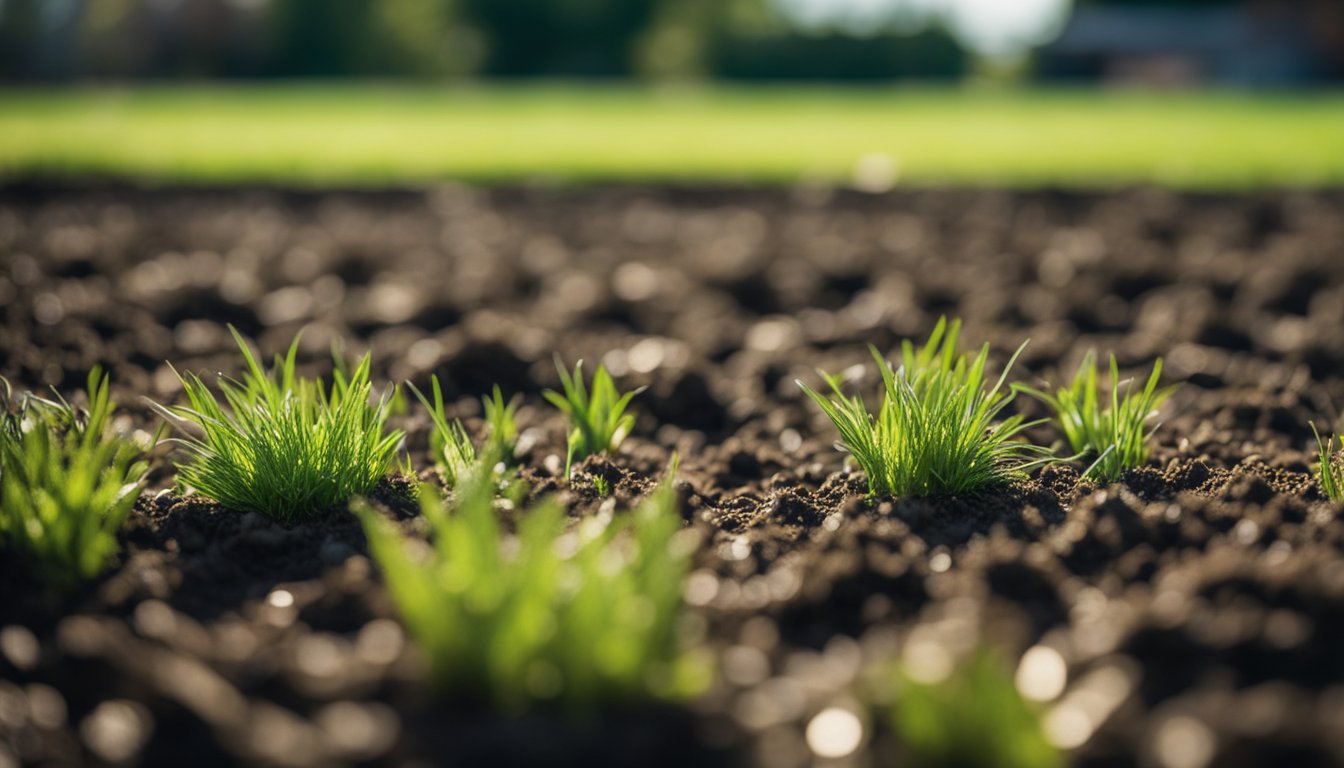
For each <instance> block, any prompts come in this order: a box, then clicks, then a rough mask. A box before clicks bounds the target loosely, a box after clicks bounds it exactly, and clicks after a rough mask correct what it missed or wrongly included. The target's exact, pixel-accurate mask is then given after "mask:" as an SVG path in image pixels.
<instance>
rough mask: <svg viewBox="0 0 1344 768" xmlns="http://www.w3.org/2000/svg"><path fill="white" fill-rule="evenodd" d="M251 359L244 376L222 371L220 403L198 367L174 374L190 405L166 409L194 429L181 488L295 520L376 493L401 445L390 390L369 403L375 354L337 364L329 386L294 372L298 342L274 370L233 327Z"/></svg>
mask: <svg viewBox="0 0 1344 768" xmlns="http://www.w3.org/2000/svg"><path fill="white" fill-rule="evenodd" d="M229 330H230V331H231V332H232V333H233V337H234V340H235V341H236V342H237V344H238V348H239V350H241V351H242V353H243V358H244V360H245V361H246V363H247V372H246V374H245V375H244V377H243V380H242V381H236V380H233V379H230V378H226V377H223V376H221V377H220V378H219V380H218V386H219V390H220V393H221V394H222V395H223V401H222V402H221V401H220V399H219V398H217V397H216V396H215V394H214V392H212V391H211V390H210V388H209V387H208V386H207V385H206V384H205V382H204V381H202V379H201V378H200V377H199V376H197V375H196V374H194V373H187V374H185V375H183V374H178V378H179V379H180V380H181V382H182V387H183V389H184V390H185V391H186V394H187V400H188V402H189V405H188V406H177V407H171V408H161V409H160V411H161V412H162V413H164V414H165V415H166V416H167V417H168V418H169V419H170V420H172V421H174V422H175V423H177V424H178V425H179V426H184V427H186V428H188V429H190V432H189V433H188V434H187V436H186V437H184V438H182V439H181V440H179V441H178V442H180V443H181V444H182V445H183V446H185V447H186V449H187V452H188V453H189V454H190V458H189V460H188V461H186V462H185V463H183V464H180V465H179V466H178V482H179V484H180V485H184V486H187V487H189V488H193V489H195V490H196V491H198V492H199V493H201V494H203V495H205V496H208V497H209V498H212V499H214V500H215V501H218V502H220V503H221V504H223V505H224V506H226V507H229V508H231V509H236V510H240V511H247V512H258V513H261V514H263V515H267V516H269V517H273V518H275V519H277V520H279V521H281V522H285V523H290V522H293V521H295V520H298V519H300V518H303V517H305V516H309V515H312V514H314V513H316V512H320V511H322V510H327V509H331V508H333V507H335V506H336V505H339V504H343V503H345V502H346V501H347V500H348V499H349V498H350V497H351V496H354V495H356V494H361V493H367V492H369V491H371V490H373V487H374V486H375V485H377V483H378V481H379V480H380V479H381V478H382V477H383V475H384V474H385V473H386V472H387V471H388V469H389V467H390V466H391V465H392V461H393V458H394V457H395V455H396V451H397V447H398V445H399V444H400V442H401V438H402V434H401V432H400V431H395V430H393V431H389V430H388V429H387V428H386V424H387V417H388V414H389V410H390V407H391V396H390V394H389V393H386V392H384V393H383V394H382V395H381V396H380V397H379V399H378V400H377V401H376V402H375V401H373V385H372V383H371V382H370V381H369V364H370V361H369V355H368V354H365V355H364V357H363V358H362V359H361V360H360V361H359V364H358V365H357V366H356V367H355V369H354V371H353V372H350V373H348V374H347V373H345V372H343V366H339V365H338V366H337V368H336V370H335V371H334V372H333V375H332V384H331V386H330V388H328V387H327V385H326V384H325V383H324V382H323V380H322V379H321V378H317V379H306V378H303V377H300V376H297V375H296V374H295V356H296V354H297V353H298V344H299V340H298V339H297V338H296V339H294V342H293V343H292V344H290V347H289V352H288V353H287V354H286V355H285V356H284V357H283V358H282V357H280V356H278V355H277V356H276V359H275V365H274V367H273V369H272V370H269V371H268V370H266V368H265V366H263V365H262V364H261V363H260V362H258V360H257V358H256V356H255V355H253V354H252V350H251V349H250V348H249V347H248V345H247V342H246V341H245V340H244V339H243V337H242V336H241V335H240V334H239V333H238V331H237V330H235V329H234V328H233V327H232V326H230V328H229Z"/></svg>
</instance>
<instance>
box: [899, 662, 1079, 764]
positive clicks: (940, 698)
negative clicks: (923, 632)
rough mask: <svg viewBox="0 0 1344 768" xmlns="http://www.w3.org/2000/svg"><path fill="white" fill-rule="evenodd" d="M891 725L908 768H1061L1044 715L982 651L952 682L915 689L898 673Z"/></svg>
mask: <svg viewBox="0 0 1344 768" xmlns="http://www.w3.org/2000/svg"><path fill="white" fill-rule="evenodd" d="M895 676H896V680H895V681H894V686H895V687H896V690H897V691H898V694H897V696H896V699H895V702H894V705H893V706H892V708H891V724H892V727H893V728H894V730H895V732H896V735H897V738H898V739H899V741H900V743H901V746H902V747H903V748H904V750H905V751H906V753H907V754H906V758H907V760H908V764H909V765H915V766H953V765H955V766H985V767H986V768H988V767H989V766H995V767H996V768H997V767H1002V768H1056V767H1057V766H1060V765H1062V764H1063V762H1064V761H1063V759H1062V758H1061V756H1060V754H1059V752H1058V751H1057V750H1056V749H1055V748H1054V747H1053V746H1051V745H1050V743H1049V742H1048V741H1047V740H1046V737H1045V732H1044V729H1043V727H1042V724H1041V719H1040V716H1039V714H1038V713H1037V712H1036V711H1035V710H1034V709H1033V708H1032V707H1031V706H1030V705H1029V704H1028V703H1027V702H1026V701H1025V700H1024V699H1023V698H1022V696H1021V695H1020V694H1019V693H1018V691H1017V687H1016V686H1015V685H1014V682H1013V677H1012V675H1011V674H1009V672H1008V671H1007V670H1006V669H1004V668H1003V666H1002V664H1001V663H1000V661H999V659H998V657H997V656H995V655H994V654H993V653H992V652H990V651H988V650H985V649H981V650H979V651H977V652H975V653H973V654H971V656H970V657H969V658H967V659H964V660H962V661H961V662H960V663H959V664H958V665H957V666H956V667H955V668H954V669H953V670H952V673H951V675H950V676H949V677H947V678H946V679H944V680H940V681H938V682H936V683H925V682H916V681H915V680H914V679H912V678H911V677H910V676H909V675H907V674H904V671H903V670H900V669H899V668H898V671H897V672H896V673H895Z"/></svg>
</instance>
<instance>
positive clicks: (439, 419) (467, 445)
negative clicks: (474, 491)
mask: <svg viewBox="0 0 1344 768" xmlns="http://www.w3.org/2000/svg"><path fill="white" fill-rule="evenodd" d="M407 386H409V387H410V388H411V392H413V393H415V396H416V398H417V399H418V400H419V401H420V404H421V405H423V406H424V407H425V410H426V411H427V412H428V413H429V419H430V421H431V422H432V423H433V425H434V431H433V432H431V433H430V436H429V450H430V453H431V454H432V455H433V457H434V460H435V461H436V462H437V463H438V466H439V470H440V471H441V472H442V473H443V477H444V480H445V482H447V484H448V486H449V487H450V488H451V487H453V486H455V485H457V483H458V481H459V480H460V479H461V478H462V477H463V476H465V475H466V474H467V473H468V472H470V471H471V469H472V468H473V467H475V466H476V464H477V462H478V461H480V460H481V459H482V458H483V457H490V460H491V461H504V462H511V461H513V458H514V448H515V446H516V444H517V442H518V423H517V421H516V419H515V414H516V412H517V411H518V402H517V400H514V401H511V402H508V403H506V402H505V401H504V395H503V393H502V392H500V389H499V386H498V385H496V386H495V388H494V391H493V392H491V394H490V396H489V397H482V398H481V405H482V407H483V408H484V409H485V423H486V426H487V428H488V429H489V435H488V437H487V438H486V443H485V446H484V449H483V450H481V451H477V450H476V446H475V445H474V444H473V443H472V442H471V436H470V435H468V434H467V429H466V427H464V426H463V425H462V420H461V419H453V420H451V421H450V420H449V419H448V415H447V411H446V409H445V406H444V402H443V389H442V388H441V387H440V386H439V377H438V376H431V377H430V392H431V394H432V399H431V398H430V397H426V396H425V394H424V393H423V392H421V391H420V390H419V388H417V387H416V386H415V385H414V384H412V383H410V382H407Z"/></svg>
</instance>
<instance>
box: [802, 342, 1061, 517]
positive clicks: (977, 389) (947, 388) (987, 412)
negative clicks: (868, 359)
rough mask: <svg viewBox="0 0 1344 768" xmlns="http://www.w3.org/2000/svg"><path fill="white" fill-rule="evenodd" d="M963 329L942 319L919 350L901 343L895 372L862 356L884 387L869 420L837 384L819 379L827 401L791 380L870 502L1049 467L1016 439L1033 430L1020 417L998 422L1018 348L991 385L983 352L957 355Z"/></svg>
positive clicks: (1037, 451) (951, 490)
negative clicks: (831, 428) (835, 433)
mask: <svg viewBox="0 0 1344 768" xmlns="http://www.w3.org/2000/svg"><path fill="white" fill-rule="evenodd" d="M960 329H961V325H960V323H959V322H958V321H953V322H952V323H951V324H950V325H949V324H948V323H947V321H946V319H940V320H939V321H938V324H937V325H936V326H935V327H934V330H933V333H932V334H930V336H929V339H928V341H927V342H926V343H925V344H924V345H923V346H922V347H918V348H916V347H915V346H914V344H913V343H911V342H910V341H908V340H907V341H905V342H904V343H903V344H902V347H901V366H900V367H899V368H897V369H894V370H893V369H892V367H891V365H890V364H888V363H887V362H886V361H885V360H884V359H883V358H882V355H881V353H879V352H878V351H877V349H876V348H875V347H870V348H869V349H870V351H871V352H872V355H873V359H874V360H875V361H876V362H877V366H878V369H879V370H880V371H881V373H882V382H883V389H884V395H883V400H882V406H881V408H880V409H879V410H878V411H877V413H876V414H873V413H870V412H869V410H868V408H867V407H866V406H865V405H864V402H863V399H862V398H861V397H860V396H858V395H854V396H852V397H847V396H846V395H845V394H844V392H843V391H842V389H841V379H840V377H839V376H832V375H829V374H826V373H824V372H823V373H822V374H821V375H822V377H823V378H824V379H825V380H826V383H827V385H828V386H829V387H830V390H831V391H830V393H829V394H822V393H819V392H816V391H814V390H813V389H811V388H810V387H808V386H807V385H806V384H804V383H803V382H801V381H799V382H798V385H799V386H800V387H802V388H803V391H804V392H806V393H807V395H808V397H810V398H812V400H813V401H814V402H815V403H816V404H817V405H818V406H820V407H821V409H822V411H823V412H824V413H825V414H826V416H827V417H829V418H830V420H831V422H832V423H834V424H835V426H836V428H837V429H839V430H840V439H841V444H842V448H843V450H847V451H848V452H849V453H850V455H852V456H853V457H854V461H855V462H856V463H857V464H858V465H859V467H860V468H862V469H863V471H864V473H865V474H866V475H867V477H868V490H869V493H870V494H872V495H890V496H935V495H946V494H959V493H967V492H971V491H975V490H978V489H981V488H985V487H987V486H992V485H999V484H1004V483H1009V482H1012V481H1014V480H1017V479H1020V478H1022V477H1024V476H1025V470H1026V469H1027V468H1028V467H1030V466H1031V465H1033V464H1036V463H1040V462H1042V461H1046V460H1048V451H1047V450H1046V449H1044V448H1040V447H1038V446H1033V445H1031V444H1029V443H1026V442H1024V441H1022V440H1020V439H1018V438H1019V435H1020V433H1021V432H1022V431H1023V430H1024V429H1027V428H1028V427H1030V426H1032V425H1033V424H1029V423H1026V422H1024V420H1023V417H1022V416H1021V415H1013V416H1010V417H1008V418H1005V419H1002V420H999V415H1000V414H1001V413H1002V411H1003V409H1004V408H1006V407H1007V406H1008V404H1009V403H1010V402H1012V400H1013V397H1014V394H1015V393H1014V391H1013V390H1012V389H1011V388H1009V387H1005V386H1004V380H1005V378H1006V377H1007V375H1008V371H1009V370H1011V368H1012V366H1013V363H1014V362H1016V360H1017V356H1018V355H1019V354H1021V352H1022V348H1023V347H1025V346H1026V345H1025V343H1024V344H1023V347H1019V348H1018V350H1017V352H1016V353H1014V354H1013V357H1012V359H1011V360H1009V361H1008V365H1007V366H1005V368H1004V370H1003V373H1002V374H1000V376H999V378H998V379H997V380H991V379H989V378H988V376H987V374H986V366H987V364H988V361H989V345H988V344H986V345H984V346H983V347H981V348H980V352H979V353H978V354H976V355H975V356H974V357H971V356H968V355H966V354H962V353H960V352H958V350H957V337H958V334H959V332H960ZM991 382H992V383H991Z"/></svg>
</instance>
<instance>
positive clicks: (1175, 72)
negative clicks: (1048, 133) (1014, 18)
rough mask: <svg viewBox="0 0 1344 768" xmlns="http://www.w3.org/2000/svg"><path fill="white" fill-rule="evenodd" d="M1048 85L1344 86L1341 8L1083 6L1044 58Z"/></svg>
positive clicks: (1300, 4) (1309, 1)
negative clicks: (1073, 82) (1055, 82)
mask: <svg viewBox="0 0 1344 768" xmlns="http://www.w3.org/2000/svg"><path fill="white" fill-rule="evenodd" d="M1037 67H1038V73H1039V74H1040V76H1041V77H1042V78H1043V79H1046V80H1069V79H1080V80H1103V81H1110V82H1116V83H1131V84H1141V85H1157V86H1163V85H1167V86H1182V85H1194V84H1201V83H1208V84H1225V85H1240V86H1257V87H1261V86H1263V87H1271V86H1278V87H1283V86H1304V85H1311V84H1313V83H1322V82H1326V81H1332V80H1333V81H1338V80H1340V79H1341V78H1344V2H1340V0H1298V1H1294V0H1258V1H1248V2H1240V3H1238V2H1230V3H1228V4H1226V5H1213V6H1209V5H1206V6H1203V7H1172V6H1154V5H1109V4H1102V5H1081V6H1080V7H1078V8H1077V9H1076V10H1075V11H1074V12H1073V15H1072V17H1071V18H1070V19H1069V21H1068V23H1067V24H1066V25H1065V27H1064V29H1063V31H1062V32H1061V33H1060V36H1059V38H1058V39H1056V40H1055V41H1054V42H1053V43H1050V44H1049V45H1047V46H1045V47H1044V48H1043V49H1041V50H1040V51H1039V52H1038V56H1037Z"/></svg>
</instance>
